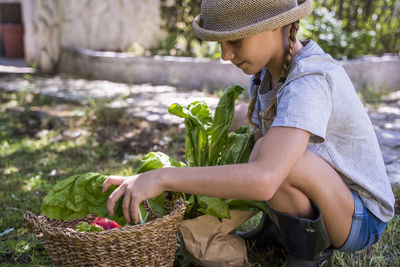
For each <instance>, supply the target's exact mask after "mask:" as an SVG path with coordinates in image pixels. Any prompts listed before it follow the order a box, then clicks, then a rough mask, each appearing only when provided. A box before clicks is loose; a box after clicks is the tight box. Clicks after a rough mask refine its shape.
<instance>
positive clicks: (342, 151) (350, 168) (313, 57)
mask: <svg viewBox="0 0 400 267" xmlns="http://www.w3.org/2000/svg"><path fill="white" fill-rule="evenodd" d="M304 44H305V46H304V47H303V48H302V49H301V50H300V51H299V53H298V54H297V55H296V56H295V57H294V59H293V62H292V64H291V66H290V71H289V75H288V77H287V79H286V82H285V83H284V84H283V86H282V87H281V89H279V86H276V87H274V88H272V90H270V79H271V76H270V73H269V72H268V71H267V69H266V67H264V68H263V70H262V75H261V79H262V83H261V85H260V88H259V96H258V99H257V102H256V106H255V110H254V113H253V122H254V123H255V124H257V125H259V126H260V128H261V130H262V132H263V134H265V133H266V132H267V131H268V130H269V128H270V127H274V126H285V127H295V128H299V129H303V130H306V131H308V132H310V133H311V136H310V140H309V143H308V145H307V148H308V149H310V150H311V151H313V152H315V153H316V154H318V155H319V156H320V157H322V158H323V159H325V160H326V161H327V162H328V163H329V164H330V165H331V166H332V167H333V168H334V169H336V171H337V172H338V173H339V175H340V176H341V177H342V179H343V181H344V182H345V183H346V184H347V185H348V186H349V188H351V189H353V190H355V191H356V192H357V193H358V195H359V196H360V198H361V199H362V201H363V202H364V205H365V206H366V207H367V208H368V209H369V210H370V211H371V212H372V213H373V214H374V215H375V216H376V217H378V218H379V219H381V220H382V221H384V222H387V221H389V220H390V219H391V218H392V217H393V215H394V196H393V192H392V189H391V186H390V182H389V179H388V177H387V174H386V169H385V165H384V162H383V158H382V153H381V150H380V148H379V145H378V140H377V138H376V135H375V131H374V128H373V126H372V123H371V120H370V119H369V116H368V113H367V112H366V110H365V108H364V105H363V104H362V102H361V101H360V99H359V97H358V95H357V93H356V90H355V88H354V86H353V84H352V82H351V80H350V78H349V77H348V75H347V74H346V72H345V70H344V68H343V67H342V65H341V64H340V63H339V62H337V61H336V60H334V59H333V58H332V57H331V56H330V55H329V54H326V53H325V52H324V51H323V50H322V49H321V48H320V47H319V46H318V45H317V44H316V43H315V42H313V41H311V40H310V41H308V42H305V43H304ZM253 79H254V75H253V76H252V78H251V81H250V95H252V93H253V90H254V85H253ZM278 89H279V90H278ZM277 90H278V94H277V98H278V106H277V116H276V118H275V120H274V121H273V123H272V125H264V123H262V120H261V117H260V115H259V112H260V110H261V112H264V111H265V110H266V108H267V107H268V106H269V105H270V103H271V102H272V98H273V96H274V95H275V92H276V91H277ZM321 178H323V177H321Z"/></svg>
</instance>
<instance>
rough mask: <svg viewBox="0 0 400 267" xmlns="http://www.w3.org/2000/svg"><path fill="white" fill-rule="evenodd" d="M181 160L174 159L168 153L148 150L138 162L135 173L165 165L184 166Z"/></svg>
mask: <svg viewBox="0 0 400 267" xmlns="http://www.w3.org/2000/svg"><path fill="white" fill-rule="evenodd" d="M184 166H185V164H184V163H183V162H180V161H177V160H174V159H173V158H171V157H169V156H168V155H166V154H164V153H162V152H159V151H158V152H150V153H147V154H146V155H145V156H144V157H143V158H142V161H141V163H140V166H139V169H138V170H137V173H142V172H147V171H151V170H157V169H161V168H165V167H184Z"/></svg>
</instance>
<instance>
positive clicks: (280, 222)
mask: <svg viewBox="0 0 400 267" xmlns="http://www.w3.org/2000/svg"><path fill="white" fill-rule="evenodd" d="M311 205H312V206H313V208H314V210H315V211H316V214H317V215H316V218H315V219H313V220H310V219H303V218H297V217H294V216H291V215H288V214H285V213H281V212H277V211H275V210H273V209H272V208H271V207H268V209H269V211H270V214H271V219H272V221H273V222H274V223H275V225H276V227H277V229H278V232H279V235H280V238H281V240H282V243H283V245H284V247H285V250H286V252H287V254H288V256H287V262H286V264H285V265H284V266H287V267H289V266H296V267H302V266H304V267H306V266H307V267H308V266H323V267H326V266H331V261H330V260H331V255H332V253H333V248H332V245H331V243H330V241H329V238H328V235H327V233H326V231H325V228H324V225H323V223H322V217H321V211H320V209H319V208H318V206H317V205H316V204H315V203H313V202H312V201H311Z"/></svg>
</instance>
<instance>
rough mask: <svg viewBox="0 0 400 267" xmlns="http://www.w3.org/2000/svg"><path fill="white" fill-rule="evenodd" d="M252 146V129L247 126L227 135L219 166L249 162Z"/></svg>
mask: <svg viewBox="0 0 400 267" xmlns="http://www.w3.org/2000/svg"><path fill="white" fill-rule="evenodd" d="M253 146H254V133H253V129H252V128H251V127H248V126H243V127H240V128H239V129H238V130H236V131H234V132H232V133H230V134H229V138H228V142H227V144H226V149H225V153H224V154H223V155H222V157H221V160H220V164H221V165H225V164H237V163H246V162H248V161H249V157H250V154H251V151H252V149H253Z"/></svg>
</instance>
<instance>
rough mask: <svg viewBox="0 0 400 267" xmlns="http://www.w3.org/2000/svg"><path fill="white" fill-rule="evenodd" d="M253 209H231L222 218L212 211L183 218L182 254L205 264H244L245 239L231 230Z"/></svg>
mask: <svg viewBox="0 0 400 267" xmlns="http://www.w3.org/2000/svg"><path fill="white" fill-rule="evenodd" d="M256 213H257V212H256V211H243V210H230V215H231V219H222V221H220V220H219V219H218V218H217V217H215V216H212V215H203V216H199V217H196V218H194V219H190V220H183V222H182V226H181V234H182V239H183V240H182V241H183V242H182V243H183V244H182V250H183V253H184V256H185V258H186V259H187V260H189V261H190V262H192V263H194V264H198V265H200V266H206V267H214V266H218V267H225V266H226V267H228V266H229V267H231V266H243V265H245V264H246V263H247V250H246V242H245V241H244V240H243V239H242V238H240V237H239V236H237V235H235V233H234V232H233V231H234V230H235V229H236V228H237V227H239V226H240V225H241V224H242V223H244V222H245V221H247V220H248V219H249V218H251V217H252V216H254V215H255V214H256Z"/></svg>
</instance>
